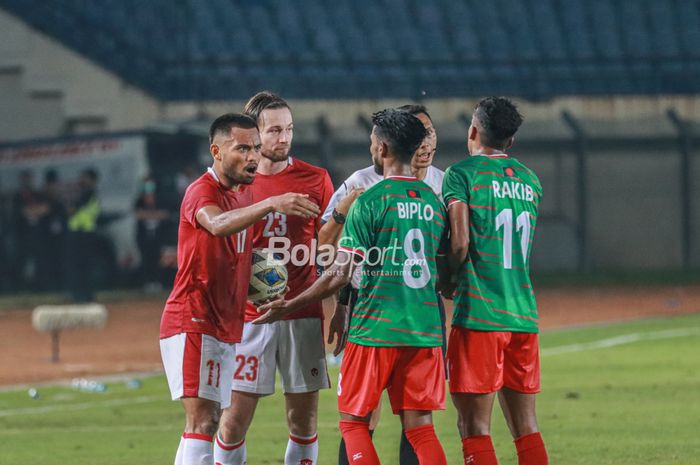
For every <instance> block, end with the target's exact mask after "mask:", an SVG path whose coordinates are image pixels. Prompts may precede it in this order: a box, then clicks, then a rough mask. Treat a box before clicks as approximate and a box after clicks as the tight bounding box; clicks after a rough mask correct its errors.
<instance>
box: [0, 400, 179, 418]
mask: <svg viewBox="0 0 700 465" xmlns="http://www.w3.org/2000/svg"><path fill="white" fill-rule="evenodd" d="M165 399H166V397H163V396H141V397H135V398H133V399H110V400H102V401H97V402H84V403H82V404H62V405H45V406H42V407H27V408H17V409H8V410H0V417H10V416H14V415H31V414H36V413H50V412H68V411H70V412H72V411H74V410H87V409H91V408H96V407H119V406H122V405H133V404H147V403H149V402H154V401H159V400H165Z"/></svg>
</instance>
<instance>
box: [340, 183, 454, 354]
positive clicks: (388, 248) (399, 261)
mask: <svg viewBox="0 0 700 465" xmlns="http://www.w3.org/2000/svg"><path fill="white" fill-rule="evenodd" d="M445 213H446V212H445V207H444V205H443V203H442V202H441V201H440V199H439V198H438V196H437V195H436V194H435V193H434V192H433V190H432V189H431V188H430V187H429V186H428V185H427V184H426V183H424V182H423V181H419V180H417V179H416V178H413V177H389V178H387V179H384V180H383V181H381V182H379V183H378V184H375V185H374V186H373V187H371V188H370V189H368V190H367V191H366V192H364V193H363V194H362V195H361V196H360V197H358V199H357V200H356V201H355V202H354V203H353V205H352V207H351V208H350V211H349V213H348V218H347V221H346V223H345V228H344V229H343V237H342V238H341V239H340V242H339V249H340V250H346V251H349V252H352V253H354V254H357V255H359V256H360V257H362V263H363V268H362V277H361V280H360V287H359V292H358V298H357V302H356V304H355V306H354V307H353V311H352V315H351V320H350V331H349V340H350V341H351V342H353V343H355V344H360V345H366V346H412V347H436V346H440V345H441V344H442V331H441V325H440V314H439V310H438V302H437V296H436V294H435V283H436V280H437V266H436V257H437V255H438V251H439V250H440V249H441V248H442V244H443V243H444V240H445V232H446V230H445V228H446V219H445V216H446V215H445Z"/></svg>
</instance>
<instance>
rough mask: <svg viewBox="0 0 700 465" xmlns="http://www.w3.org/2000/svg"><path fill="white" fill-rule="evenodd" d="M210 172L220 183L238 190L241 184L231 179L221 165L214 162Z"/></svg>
mask: <svg viewBox="0 0 700 465" xmlns="http://www.w3.org/2000/svg"><path fill="white" fill-rule="evenodd" d="M209 170H210V171H209V173H210V174H213V175H214V179H216V180H217V181H218V182H219V184H221V185H222V186H224V187H225V188H227V189H231V190H232V191H237V190H238V189H239V188H240V187H241V185H240V184H236V183H235V182H233V180H232V179H230V178H229V177H228V176H226V175H225V174H224V172H223V171H222V170H221V167H220V166H219V165H217V164H216V163H214V166H213V167H212V168H209Z"/></svg>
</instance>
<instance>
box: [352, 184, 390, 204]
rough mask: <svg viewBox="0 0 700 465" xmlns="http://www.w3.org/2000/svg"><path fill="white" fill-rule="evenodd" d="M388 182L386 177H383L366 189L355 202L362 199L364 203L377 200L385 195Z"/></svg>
mask: <svg viewBox="0 0 700 465" xmlns="http://www.w3.org/2000/svg"><path fill="white" fill-rule="evenodd" d="M386 183H387V180H386V179H382V180H381V181H379V182H378V183H376V184H374V185H373V186H371V187H368V188H367V190H365V191H364V192H363V193H362V195H360V196H359V197H358V198H357V200H355V202H359V201H361V202H362V203H363V204H366V203H371V202H374V201H376V200H379V199H381V198H382V197H383V194H384V190H385V187H384V186H385V185H386Z"/></svg>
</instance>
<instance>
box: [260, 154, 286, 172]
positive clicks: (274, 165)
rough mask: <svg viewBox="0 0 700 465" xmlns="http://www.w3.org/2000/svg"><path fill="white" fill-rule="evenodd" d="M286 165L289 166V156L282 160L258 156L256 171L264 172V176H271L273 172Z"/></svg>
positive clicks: (282, 169) (279, 170) (281, 169)
mask: <svg viewBox="0 0 700 465" xmlns="http://www.w3.org/2000/svg"><path fill="white" fill-rule="evenodd" d="M287 166H289V158H286V159H284V160H282V161H273V160H270V159H269V158H266V157H260V163H259V164H258V173H260V174H264V175H266V176H271V175H274V174H278V173H281V172H282V171H284V169H285V168H286V167H287Z"/></svg>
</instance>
